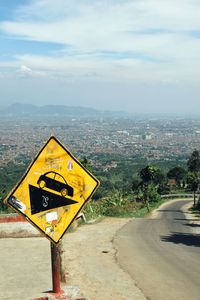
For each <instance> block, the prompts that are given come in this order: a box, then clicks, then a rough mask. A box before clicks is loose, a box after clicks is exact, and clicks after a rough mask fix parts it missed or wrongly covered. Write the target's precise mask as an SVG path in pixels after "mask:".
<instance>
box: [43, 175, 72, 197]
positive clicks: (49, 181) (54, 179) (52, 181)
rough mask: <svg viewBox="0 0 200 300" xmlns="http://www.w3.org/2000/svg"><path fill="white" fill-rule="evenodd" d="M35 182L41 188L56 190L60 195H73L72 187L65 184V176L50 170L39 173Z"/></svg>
mask: <svg viewBox="0 0 200 300" xmlns="http://www.w3.org/2000/svg"><path fill="white" fill-rule="evenodd" d="M37 184H38V185H39V187H40V188H41V189H43V188H48V189H51V190H54V191H56V192H59V193H61V195H62V196H64V197H65V196H67V195H68V196H71V197H73V195H74V189H73V188H72V187H71V186H70V185H68V184H67V182H66V180H65V178H64V177H63V176H62V175H60V174H58V173H56V172H54V171H50V172H47V173H44V174H43V175H41V176H40V177H39V179H38V181H37Z"/></svg>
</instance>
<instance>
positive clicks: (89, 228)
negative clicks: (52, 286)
mask: <svg viewBox="0 0 200 300" xmlns="http://www.w3.org/2000/svg"><path fill="white" fill-rule="evenodd" d="M127 222H129V220H128V219H121V218H105V219H104V220H103V221H101V222H99V223H96V224H92V225H83V226H80V227H78V228H77V230H76V231H75V232H73V233H68V234H66V235H65V236H64V238H63V240H62V251H63V253H62V266H63V270H62V273H63V276H64V279H65V282H66V285H68V287H70V286H71V290H72V293H74V297H77V296H79V297H80V296H82V297H85V298H86V299H87V300H105V299H106V300H111V299H112V300H113V299H117V300H129V299H130V300H145V299H146V298H145V297H144V295H143V294H142V293H141V291H140V290H139V289H138V288H137V287H136V285H135V282H134V280H133V279H132V278H131V277H130V276H129V275H128V274H127V273H125V272H124V271H123V270H122V269H121V268H120V266H119V265H118V263H117V260H116V253H117V250H116V249H115V248H114V245H113V243H112V241H113V238H114V235H115V233H116V232H117V231H118V230H119V229H120V228H121V227H122V226H124V225H125V224H126V223H127ZM127 259H133V258H131V257H127ZM78 290H80V291H81V293H79V295H78V294H77V293H78ZM68 291H69V289H68ZM76 291H77V293H76ZM71 296H73V295H71Z"/></svg>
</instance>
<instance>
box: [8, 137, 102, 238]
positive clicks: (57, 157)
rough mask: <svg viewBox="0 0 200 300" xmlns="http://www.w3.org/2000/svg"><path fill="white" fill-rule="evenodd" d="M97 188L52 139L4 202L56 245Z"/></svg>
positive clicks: (92, 178) (93, 181)
mask: <svg viewBox="0 0 200 300" xmlns="http://www.w3.org/2000/svg"><path fill="white" fill-rule="evenodd" d="M98 185H99V181H98V180H97V179H96V178H95V177H94V176H93V175H92V174H91V173H90V172H89V171H88V170H86V169H85V168H84V167H83V166H82V165H81V163H80V162H79V161H78V160H77V159H76V158H75V157H74V156H73V155H72V154H71V153H70V152H69V151H68V150H67V149H66V148H65V147H64V146H63V145H62V144H61V143H60V141H59V140H58V139H56V138H55V137H54V136H52V137H50V139H49V140H48V141H47V142H46V144H45V145H44V147H43V148H42V149H41V150H40V151H39V153H38V155H37V156H36V157H35V159H34V161H33V162H32V164H31V165H30V166H29V168H28V170H27V171H26V173H25V175H24V176H23V178H22V179H21V181H20V182H19V183H18V184H17V186H16V187H15V188H14V190H13V191H12V192H11V193H10V194H9V196H8V197H7V198H6V203H8V204H9V205H10V206H11V207H13V208H14V209H15V210H17V211H18V212H19V213H21V214H22V215H24V216H25V217H26V218H27V219H28V220H29V221H30V222H31V223H32V224H33V225H35V226H36V227H37V228H38V229H39V230H40V231H42V233H44V234H45V235H46V236H47V237H48V238H49V239H50V240H52V241H53V242H54V243H58V242H59V240H60V239H61V238H62V236H63V235H64V233H65V232H66V230H67V228H68V227H69V226H70V224H71V223H72V222H73V221H74V219H75V218H76V216H77V215H78V213H79V212H80V210H81V209H82V208H83V206H84V205H85V203H86V202H87V201H88V200H89V198H90V197H91V196H92V195H93V193H94V192H95V190H96V189H97V187H98Z"/></svg>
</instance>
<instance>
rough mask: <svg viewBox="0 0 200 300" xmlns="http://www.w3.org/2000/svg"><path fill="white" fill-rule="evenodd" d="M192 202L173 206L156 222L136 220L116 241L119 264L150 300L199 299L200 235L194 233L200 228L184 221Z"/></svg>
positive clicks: (161, 210) (169, 206) (126, 226)
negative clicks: (185, 208) (185, 209)
mask: <svg viewBox="0 0 200 300" xmlns="http://www.w3.org/2000/svg"><path fill="white" fill-rule="evenodd" d="M189 202H191V201H188V200H179V201H175V202H173V203H170V204H168V205H167V206H164V208H161V209H159V210H158V214H157V215H156V217H155V218H154V219H135V220H133V221H131V222H129V223H128V224H127V225H125V226H124V227H123V228H122V229H121V230H120V231H119V232H118V234H117V236H116V238H115V241H114V243H115V246H116V248H117V249H118V254H117V259H118V262H119V264H120V265H121V267H122V268H123V269H124V270H125V271H126V272H128V273H129V274H130V275H131V277H132V278H133V279H134V280H135V281H136V283H137V285H138V287H139V288H140V289H141V290H142V292H143V293H144V295H145V296H146V298H147V299H151V300H200V235H198V234H197V233H194V229H197V228H198V227H199V229H200V225H199V224H197V223H195V222H192V220H188V219H186V218H185V215H184V213H183V210H184V206H185V204H187V203H189ZM190 219H192V217H191V216H190ZM193 221H194V220H193Z"/></svg>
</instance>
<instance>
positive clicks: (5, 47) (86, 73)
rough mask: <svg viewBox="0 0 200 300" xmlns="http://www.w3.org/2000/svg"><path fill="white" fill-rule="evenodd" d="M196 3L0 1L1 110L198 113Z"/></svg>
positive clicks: (199, 27) (199, 9)
mask: <svg viewBox="0 0 200 300" xmlns="http://www.w3.org/2000/svg"><path fill="white" fill-rule="evenodd" d="M199 81H200V5H199V1H198V0H162V1H161V0H123V1H122V0H76V1H72V0H56V1H55V0H12V1H8V0H7V1H6V0H0V90H1V97H0V104H1V105H6V104H10V103H13V102H24V103H35V104H38V105H43V104H65V105H75V106H76V105H77V106H86V107H87V106H90V107H94V108H98V109H111V110H126V111H130V112H133V113H134V112H137V113H138V112H145V113H148V112H150V113H152V112H156V113H158V112H161V113H165V112H166V113H170V112H172V113H174V112H175V113H176V112H177V113H200V101H199V96H200V82H199Z"/></svg>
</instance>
